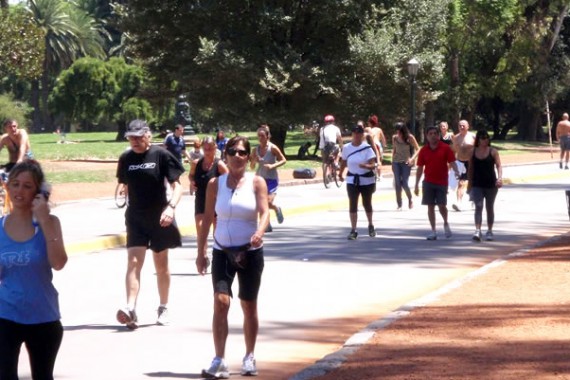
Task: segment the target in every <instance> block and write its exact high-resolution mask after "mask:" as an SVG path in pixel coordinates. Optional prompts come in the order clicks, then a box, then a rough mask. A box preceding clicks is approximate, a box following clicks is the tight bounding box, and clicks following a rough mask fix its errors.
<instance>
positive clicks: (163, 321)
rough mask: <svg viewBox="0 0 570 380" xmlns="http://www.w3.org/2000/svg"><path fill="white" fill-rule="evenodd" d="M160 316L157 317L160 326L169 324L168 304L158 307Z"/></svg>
mask: <svg viewBox="0 0 570 380" xmlns="http://www.w3.org/2000/svg"><path fill="white" fill-rule="evenodd" d="M157 313H158V318H157V319H156V324H157V325H159V326H168V325H169V324H170V318H168V309H167V308H166V306H159V307H158V311H157Z"/></svg>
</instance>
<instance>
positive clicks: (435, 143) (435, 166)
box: [414, 127, 459, 240]
mask: <svg viewBox="0 0 570 380" xmlns="http://www.w3.org/2000/svg"><path fill="white" fill-rule="evenodd" d="M426 139H427V143H426V144H425V145H424V146H423V147H422V148H421V149H420V152H419V154H418V162H417V165H418V169H417V171H416V187H415V189H414V193H415V194H416V195H419V193H420V189H419V183H420V179H421V178H422V175H423V174H424V172H425V179H424V181H423V183H422V204H423V205H427V206H428V219H429V223H430V225H431V233H430V234H429V235H428V236H427V239H428V240H437V232H436V230H435V205H437V207H438V209H439V213H440V214H441V217H442V218H443V228H444V230H445V237H446V238H450V237H451V228H450V227H449V223H447V182H448V164H451V166H452V168H453V171H454V172H455V176H456V177H459V172H458V170H457V166H456V164H455V154H454V153H453V150H451V148H450V147H449V145H447V144H445V143H442V142H441V141H440V140H439V130H438V128H437V127H428V128H427V131H426ZM424 168H425V169H424Z"/></svg>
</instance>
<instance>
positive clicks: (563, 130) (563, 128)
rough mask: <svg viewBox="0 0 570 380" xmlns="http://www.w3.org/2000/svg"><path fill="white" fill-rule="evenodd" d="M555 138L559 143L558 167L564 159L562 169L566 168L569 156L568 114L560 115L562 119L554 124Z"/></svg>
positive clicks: (569, 125)
mask: <svg viewBox="0 0 570 380" xmlns="http://www.w3.org/2000/svg"><path fill="white" fill-rule="evenodd" d="M556 139H557V140H558V142H559V143H560V169H562V160H563V159H565V162H566V164H565V166H564V169H566V170H568V158H569V156H570V121H568V114H567V113H564V114H563V115H562V120H560V121H559V122H558V124H557V125H556Z"/></svg>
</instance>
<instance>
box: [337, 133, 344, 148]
mask: <svg viewBox="0 0 570 380" xmlns="http://www.w3.org/2000/svg"><path fill="white" fill-rule="evenodd" d="M336 142H337V143H338V146H339V147H340V150H342V146H343V144H344V143H343V141H342V134H341V133H340V132H337V134H336Z"/></svg>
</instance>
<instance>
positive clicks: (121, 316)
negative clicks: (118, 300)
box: [117, 310, 139, 330]
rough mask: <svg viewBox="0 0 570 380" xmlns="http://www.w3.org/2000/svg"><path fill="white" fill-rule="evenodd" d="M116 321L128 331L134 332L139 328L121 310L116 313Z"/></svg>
mask: <svg viewBox="0 0 570 380" xmlns="http://www.w3.org/2000/svg"><path fill="white" fill-rule="evenodd" d="M117 321H118V322H119V323H120V324H122V325H126V326H127V328H128V329H129V330H136V329H138V327H139V326H138V324H137V323H136V322H135V321H133V319H132V318H131V316H130V315H129V314H127V313H125V312H124V311H123V310H119V311H117Z"/></svg>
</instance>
